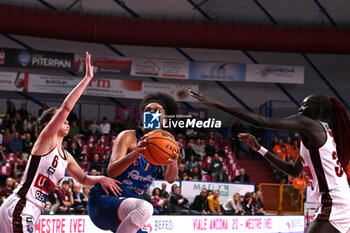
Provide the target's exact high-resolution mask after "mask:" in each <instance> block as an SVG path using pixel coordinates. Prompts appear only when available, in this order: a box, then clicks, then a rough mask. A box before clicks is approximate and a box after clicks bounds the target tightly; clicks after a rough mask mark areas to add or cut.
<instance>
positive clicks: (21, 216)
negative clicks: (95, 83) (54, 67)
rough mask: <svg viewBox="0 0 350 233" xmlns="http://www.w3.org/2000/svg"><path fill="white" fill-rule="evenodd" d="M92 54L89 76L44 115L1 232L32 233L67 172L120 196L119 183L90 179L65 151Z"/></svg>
mask: <svg viewBox="0 0 350 233" xmlns="http://www.w3.org/2000/svg"><path fill="white" fill-rule="evenodd" d="M90 60H91V55H90V54H88V53H86V75H85V77H84V79H83V80H82V81H81V82H80V83H79V84H78V85H77V86H76V87H75V88H74V89H73V90H72V92H71V93H70V94H69V95H68V96H67V97H66V99H65V100H64V101H63V103H62V105H61V107H60V108H59V109H48V110H46V111H45V112H43V113H42V116H41V118H40V119H39V120H38V122H39V124H40V125H39V130H42V131H41V133H40V135H39V137H38V139H37V140H36V142H35V144H34V146H33V149H32V151H31V156H30V159H29V160H28V164H27V167H26V169H25V172H24V175H23V178H22V181H21V183H20V185H18V187H17V188H16V189H15V190H14V192H13V194H12V195H11V196H9V197H8V198H7V199H6V200H5V202H4V203H3V205H2V206H1V208H0V232H1V233H32V232H34V228H35V225H36V223H37V221H38V219H39V216H40V213H41V209H42V208H43V207H44V205H45V202H46V200H47V196H48V194H49V193H50V192H51V191H53V190H54V189H55V188H56V185H57V184H58V182H59V181H60V180H61V179H62V178H63V177H64V174H65V172H66V171H67V172H68V173H69V174H70V175H71V176H72V177H74V178H75V179H76V180H77V181H78V182H79V183H81V184H84V185H89V186H92V185H94V184H97V183H100V184H101V186H102V187H103V188H104V190H105V191H106V193H107V194H108V190H109V191H110V192H112V193H113V194H114V195H116V194H117V193H118V194H120V189H119V187H118V185H117V183H119V182H118V181H116V180H114V179H112V178H108V177H105V176H87V175H86V174H85V173H84V171H83V170H82V169H81V168H80V167H79V165H78V164H77V163H76V162H75V160H74V158H73V157H72V155H70V154H69V153H68V152H67V151H65V150H64V149H63V148H62V141H63V138H64V137H65V136H66V135H67V134H68V132H69V125H68V121H67V120H66V119H67V117H68V114H69V113H70V111H71V110H72V109H73V107H74V105H75V103H76V102H77V100H78V99H79V97H80V96H81V94H82V93H83V91H84V89H85V87H86V86H87V85H88V84H89V82H90V80H91V79H92V77H93V67H92V66H91V64H90Z"/></svg>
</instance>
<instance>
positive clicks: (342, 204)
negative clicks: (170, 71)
mask: <svg viewBox="0 0 350 233" xmlns="http://www.w3.org/2000/svg"><path fill="white" fill-rule="evenodd" d="M189 93H190V95H191V96H192V97H194V98H196V99H198V100H199V102H201V103H202V104H204V105H206V106H208V107H215V108H218V109H220V110H222V111H224V112H226V113H229V114H231V115H233V116H234V117H237V118H239V119H241V120H242V121H245V122H246V123H248V124H251V125H253V126H255V127H258V128H269V129H276V130H287V131H296V132H298V133H299V135H300V137H301V148H300V155H299V156H298V158H297V159H296V161H295V163H294V164H289V163H287V162H285V161H283V160H281V159H279V158H278V157H277V156H275V155H273V154H272V153H271V152H268V151H267V150H266V149H265V148H263V147H261V146H260V145H259V144H257V141H256V140H254V137H252V136H251V135H249V134H241V135H240V140H242V141H245V142H247V143H248V144H249V145H250V146H251V147H252V148H253V149H255V150H257V151H258V152H260V153H261V154H262V155H263V156H264V157H265V158H266V159H267V160H268V161H269V162H270V163H272V164H273V165H275V166H276V167H277V168H278V169H280V170H281V171H283V172H285V173H287V174H288V175H290V176H293V177H297V176H299V175H300V174H301V172H302V171H303V167H304V169H305V170H306V171H307V172H308V173H309V176H310V178H312V182H313V186H314V192H313V195H314V197H315V198H316V200H317V207H318V208H317V210H316V212H315V218H314V220H313V221H312V222H311V223H310V225H309V227H308V229H307V231H306V232H307V233H318V232H327V233H333V232H344V233H346V232H349V229H350V218H349V216H350V189H349V185H348V182H347V179H346V174H345V172H344V170H345V167H346V165H347V164H348V161H349V157H350V143H349V142H350V135H349V134H350V121H349V118H348V116H347V114H346V112H345V109H344V107H343V106H342V105H341V103H340V102H339V100H337V99H336V98H333V97H328V96H324V95H311V96H308V97H307V98H305V100H304V101H303V103H302V106H301V107H300V108H299V110H298V114H296V115H292V116H289V117H286V118H277V117H273V118H272V117H271V118H270V117H264V116H260V115H258V114H255V113H253V112H250V111H246V110H242V109H240V110H235V109H232V108H229V107H228V106H224V105H223V104H221V103H219V102H217V101H213V100H211V99H209V98H207V97H205V96H203V95H202V94H198V93H195V92H193V91H189ZM328 120H330V122H331V127H328V124H327V123H326V121H328ZM331 129H332V130H331Z"/></svg>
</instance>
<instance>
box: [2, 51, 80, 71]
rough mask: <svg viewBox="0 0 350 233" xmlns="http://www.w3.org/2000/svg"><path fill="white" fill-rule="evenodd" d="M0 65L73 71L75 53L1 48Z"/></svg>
mask: <svg viewBox="0 0 350 233" xmlns="http://www.w3.org/2000/svg"><path fill="white" fill-rule="evenodd" d="M0 66H7V67H22V68H34V69H43V70H67V71H71V70H73V67H74V54H73V53H58V52H48V51H38V50H24V49H7V48H0Z"/></svg>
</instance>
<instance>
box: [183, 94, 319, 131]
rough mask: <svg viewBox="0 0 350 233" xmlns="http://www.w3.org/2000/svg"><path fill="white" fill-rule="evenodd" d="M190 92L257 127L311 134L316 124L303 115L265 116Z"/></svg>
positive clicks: (206, 102)
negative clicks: (310, 130)
mask: <svg viewBox="0 0 350 233" xmlns="http://www.w3.org/2000/svg"><path fill="white" fill-rule="evenodd" d="M189 94H190V95H191V96H192V97H193V98H195V99H197V100H198V101H199V102H200V103H202V104H203V105H205V106H208V107H215V108H217V109H220V110H222V111H224V112H226V113H228V114H230V115H232V116H234V117H236V118H239V119H241V120H242V121H244V122H246V123H248V124H251V125H253V126H255V127H257V128H269V129H279V130H290V131H298V132H303V133H305V134H306V135H310V134H311V132H308V130H309V129H310V128H313V127H312V126H313V125H314V124H315V122H314V121H313V120H311V119H309V118H308V117H305V116H302V115H293V116H290V117H287V118H277V117H264V116H261V115H258V114H256V113H254V112H250V111H247V110H244V109H239V110H236V109H233V108H231V107H229V106H226V105H224V104H222V103H220V102H218V101H215V100H212V99H210V98H208V97H205V96H203V95H202V94H199V93H196V92H193V91H192V90H189ZM306 126H309V127H306ZM316 127H318V126H316Z"/></svg>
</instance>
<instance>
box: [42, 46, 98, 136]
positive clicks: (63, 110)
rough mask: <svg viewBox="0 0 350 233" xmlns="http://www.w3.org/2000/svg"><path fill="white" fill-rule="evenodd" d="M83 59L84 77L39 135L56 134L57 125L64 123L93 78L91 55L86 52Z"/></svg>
mask: <svg viewBox="0 0 350 233" xmlns="http://www.w3.org/2000/svg"><path fill="white" fill-rule="evenodd" d="M85 59H86V60H85V63H86V74H85V77H84V78H83V80H81V81H80V83H79V84H78V85H77V86H76V87H75V88H74V89H73V90H72V91H71V92H70V93H69V95H68V96H67V97H66V99H65V100H64V101H63V103H62V105H61V106H60V108H59V109H58V111H57V113H56V114H55V115H54V117H53V118H52V119H51V121H50V122H49V123H48V124H47V126H46V127H45V128H44V130H43V131H42V133H41V134H40V136H41V137H45V138H47V137H52V136H54V135H55V134H57V131H58V130H59V127H57V126H58V125H59V126H61V125H62V124H63V123H64V121H65V120H66V119H67V117H68V115H69V113H70V111H72V109H73V107H74V105H75V103H76V102H77V101H78V99H79V98H80V96H81V95H82V93H83V91H84V90H85V88H86V86H87V85H88V84H89V82H90V81H91V79H92V78H93V66H91V64H90V63H91V55H90V54H89V53H88V52H86V58H85ZM40 136H39V137H40Z"/></svg>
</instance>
